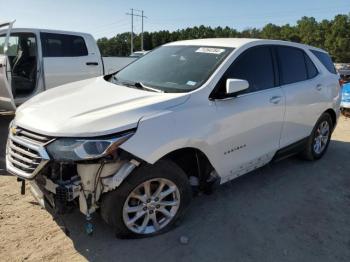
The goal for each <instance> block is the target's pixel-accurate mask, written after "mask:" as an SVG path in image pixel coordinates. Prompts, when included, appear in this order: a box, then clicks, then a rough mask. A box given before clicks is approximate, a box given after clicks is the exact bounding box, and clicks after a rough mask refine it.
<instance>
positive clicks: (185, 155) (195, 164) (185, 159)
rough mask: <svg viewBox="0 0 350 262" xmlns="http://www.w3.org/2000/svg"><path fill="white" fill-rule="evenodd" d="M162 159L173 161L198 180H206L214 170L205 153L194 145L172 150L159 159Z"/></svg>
mask: <svg viewBox="0 0 350 262" xmlns="http://www.w3.org/2000/svg"><path fill="white" fill-rule="evenodd" d="M163 159H167V160H170V161H172V162H174V163H175V164H176V165H178V166H179V167H180V168H181V169H182V170H183V171H184V172H185V173H186V175H187V176H188V177H191V176H195V177H197V178H198V179H199V182H201V181H204V180H206V179H207V178H208V176H209V174H210V172H212V171H214V170H215V168H214V166H213V165H212V163H211V162H210V160H209V158H208V157H207V155H206V154H205V153H204V152H203V151H202V150H200V149H198V148H195V147H185V148H180V149H176V150H173V151H171V152H169V153H167V154H166V155H164V156H163V157H161V158H160V159H159V160H163ZM159 160H158V161H159Z"/></svg>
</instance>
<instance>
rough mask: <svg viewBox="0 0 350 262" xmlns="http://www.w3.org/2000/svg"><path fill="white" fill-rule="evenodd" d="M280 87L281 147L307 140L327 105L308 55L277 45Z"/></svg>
mask: <svg viewBox="0 0 350 262" xmlns="http://www.w3.org/2000/svg"><path fill="white" fill-rule="evenodd" d="M275 48H276V53H277V57H278V63H279V69H280V70H279V72H280V81H281V87H282V90H283V92H284V94H285V97H286V113H285V123H284V126H283V131H282V135H281V147H285V146H288V145H290V144H292V143H295V142H298V141H300V140H302V139H304V138H306V137H308V136H309V135H310V133H311V131H312V128H313V127H314V125H315V123H316V121H317V119H318V118H319V117H320V115H321V114H322V112H323V110H324V108H326V103H327V102H328V99H327V96H326V95H325V92H327V88H326V86H325V85H324V80H323V77H322V75H321V74H320V73H319V71H318V69H317V68H316V66H315V64H314V63H313V61H312V60H311V59H310V57H309V56H308V54H307V53H306V52H305V51H304V50H302V49H299V48H296V47H291V46H276V47H275Z"/></svg>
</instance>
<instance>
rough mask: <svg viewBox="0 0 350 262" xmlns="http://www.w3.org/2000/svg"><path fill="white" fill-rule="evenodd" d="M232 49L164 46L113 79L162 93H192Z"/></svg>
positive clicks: (116, 81)
mask: <svg viewBox="0 0 350 262" xmlns="http://www.w3.org/2000/svg"><path fill="white" fill-rule="evenodd" d="M232 50H233V48H227V47H206V46H162V47H160V48H157V49H155V50H154V51H152V52H150V53H149V54H147V55H145V56H143V57H141V58H140V59H139V60H136V61H135V62H133V63H132V64H130V65H128V66H127V67H125V68H124V69H122V70H121V71H119V72H118V73H116V74H115V75H114V76H113V77H112V80H111V81H112V82H113V83H116V84H122V85H123V84H124V85H128V86H136V87H138V86H139V87H150V88H148V89H157V90H159V91H162V92H170V93H175V92H176V93H177V92H189V91H192V90H194V89H196V88H198V87H200V86H201V85H202V84H203V83H204V82H205V81H206V80H207V79H208V78H209V77H210V75H211V74H212V73H213V72H214V70H215V69H216V68H217V67H218V66H219V65H220V63H221V62H222V61H223V60H224V59H225V58H226V57H227V56H228V54H229V53H230V52H231V51H232ZM145 89H146V88H145Z"/></svg>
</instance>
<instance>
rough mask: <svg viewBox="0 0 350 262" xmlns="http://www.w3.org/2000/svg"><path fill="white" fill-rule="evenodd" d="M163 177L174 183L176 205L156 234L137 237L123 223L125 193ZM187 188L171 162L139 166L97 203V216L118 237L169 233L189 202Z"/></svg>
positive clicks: (186, 179)
mask: <svg viewBox="0 0 350 262" xmlns="http://www.w3.org/2000/svg"><path fill="white" fill-rule="evenodd" d="M155 178H164V179H167V180H170V181H171V182H172V183H174V184H175V185H176V186H177V188H178V190H179V193H180V206H179V208H178V210H177V213H176V215H175V216H174V217H173V218H172V220H171V221H170V222H169V223H168V224H167V225H166V226H165V227H163V228H161V229H160V230H159V231H156V232H153V233H149V234H139V233H135V232H133V231H131V230H130V229H128V227H127V226H126V225H125V223H124V220H123V207H124V203H125V201H126V200H127V198H128V196H129V194H130V193H131V192H132V191H133V190H134V189H135V188H137V187H138V186H139V185H141V184H142V183H144V182H145V181H147V180H150V179H155ZM191 196H192V192H191V187H190V185H189V181H188V178H187V176H186V174H185V173H184V171H183V170H182V169H181V168H180V167H178V166H177V165H176V164H175V163H173V162H171V161H167V160H160V161H158V162H157V163H156V164H154V165H148V164H143V165H141V166H140V167H139V168H137V169H136V170H135V171H134V172H132V173H131V174H130V175H129V176H128V177H127V178H126V179H125V180H124V181H123V183H122V184H121V185H120V186H119V187H118V188H117V189H115V190H113V191H111V192H108V193H106V194H105V195H103V196H102V200H101V210H100V212H101V216H102V218H103V220H104V221H105V222H106V223H107V224H108V225H110V226H111V227H112V228H113V229H114V231H115V234H116V236H117V237H118V238H142V237H150V236H154V235H158V234H162V233H164V232H166V231H168V230H170V229H171V228H172V227H173V226H174V225H175V222H176V221H177V220H179V219H180V218H182V217H183V215H184V213H185V210H186V208H187V207H188V205H189V203H190V201H191Z"/></svg>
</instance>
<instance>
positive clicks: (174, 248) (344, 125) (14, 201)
mask: <svg viewBox="0 0 350 262" xmlns="http://www.w3.org/2000/svg"><path fill="white" fill-rule="evenodd" d="M7 124H8V118H6V119H5V118H3V119H0V138H1V139H0V145H1V146H2V147H1V152H2V153H1V155H0V158H1V157H3V152H4V149H3V146H4V140H5V136H6V135H5V134H6V132H7ZM349 159H350V119H345V118H341V120H340V122H339V125H338V127H337V129H336V131H335V133H334V135H333V141H332V142H331V144H330V147H329V149H328V152H327V154H326V155H325V156H324V158H323V159H322V160H320V161H317V162H306V161H301V160H299V159H298V158H297V157H292V158H290V159H286V160H283V161H280V162H278V163H274V164H270V165H267V166H265V167H263V168H261V169H259V170H257V171H254V172H252V173H250V174H248V175H245V176H243V177H241V178H239V179H236V180H235V181H232V182H229V183H227V184H225V185H223V186H221V187H220V188H219V189H218V190H216V191H215V192H214V193H213V194H212V195H209V196H207V195H202V196H199V197H197V198H195V199H194V201H193V203H192V205H191V209H190V210H189V213H188V215H187V216H186V217H185V219H184V220H183V221H182V223H181V224H180V225H179V226H178V227H177V228H176V229H174V230H173V231H171V232H169V233H167V234H164V235H161V236H157V237H153V238H148V239H139V240H119V239H116V238H115V237H114V235H113V233H112V232H111V231H110V229H109V227H108V226H106V225H105V224H104V223H103V222H102V221H101V219H100V218H99V217H98V216H97V217H96V218H95V219H94V223H95V227H96V229H95V233H94V235H93V236H92V237H89V236H86V235H85V233H84V229H83V226H84V223H83V221H84V220H83V217H82V215H80V214H79V213H77V212H76V213H73V214H70V215H67V216H66V217H65V218H64V220H65V223H66V225H67V227H68V228H69V230H70V231H71V234H70V237H67V236H66V235H65V234H64V232H63V231H62V230H61V228H60V227H59V226H58V223H61V222H59V221H56V220H53V218H52V216H51V215H50V214H48V213H47V212H46V211H45V210H43V209H41V208H40V207H39V206H38V205H37V204H36V203H35V201H34V199H33V197H32V196H31V195H30V193H27V194H26V195H25V196H21V195H20V191H19V190H20V189H19V184H18V183H17V182H16V179H15V178H14V177H12V176H4V175H2V176H0V261H85V260H89V261H106V260H108V261H111V260H112V261H167V262H170V261H259V262H262V261H307V262H310V261H346V262H347V261H350V172H349V170H350V161H349ZM0 161H1V160H0ZM0 165H1V162H0ZM0 168H3V167H1V166H0ZM181 236H186V237H188V239H189V242H188V244H185V245H184V244H181V243H180V241H179V238H180V237H181Z"/></svg>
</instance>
